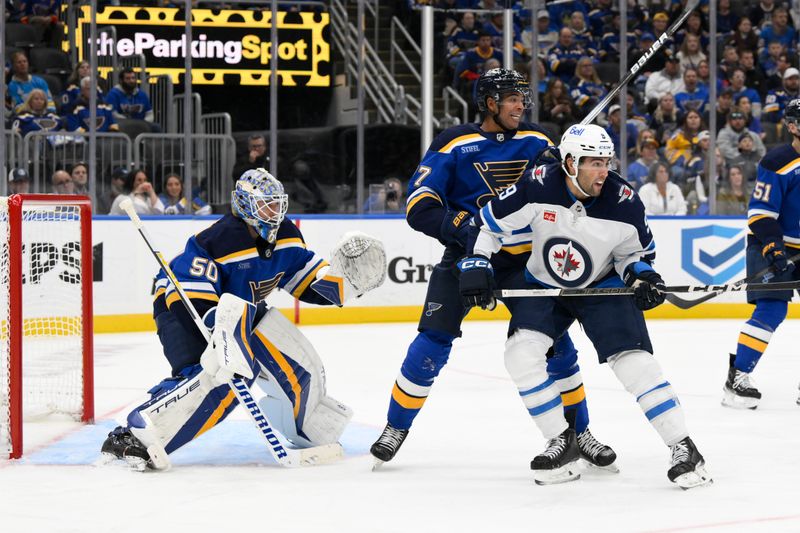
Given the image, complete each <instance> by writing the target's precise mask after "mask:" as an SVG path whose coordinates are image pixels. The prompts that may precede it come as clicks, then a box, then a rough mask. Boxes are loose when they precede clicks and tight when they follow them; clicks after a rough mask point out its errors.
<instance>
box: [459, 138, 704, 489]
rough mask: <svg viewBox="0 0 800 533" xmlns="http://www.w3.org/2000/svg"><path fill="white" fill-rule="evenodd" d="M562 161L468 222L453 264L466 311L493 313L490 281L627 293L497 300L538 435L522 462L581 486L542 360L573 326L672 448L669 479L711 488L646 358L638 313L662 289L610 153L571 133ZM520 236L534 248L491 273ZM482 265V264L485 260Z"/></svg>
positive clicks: (571, 437) (575, 453)
mask: <svg viewBox="0 0 800 533" xmlns="http://www.w3.org/2000/svg"><path fill="white" fill-rule="evenodd" d="M559 151H560V153H561V158H562V161H561V163H552V164H548V165H546V166H542V167H537V168H535V169H533V170H531V171H528V172H527V173H526V174H525V175H524V176H523V177H522V178H521V179H520V180H519V181H518V182H517V183H516V184H515V185H512V186H511V187H509V188H508V189H506V190H505V191H503V192H502V193H501V194H500V195H499V196H498V197H497V198H494V199H492V200H491V201H490V202H489V203H488V204H487V205H485V206H483V207H482V208H481V209H480V211H478V213H476V214H475V216H474V217H473V224H474V225H473V227H472V228H471V233H470V239H469V243H468V248H467V256H466V257H465V258H464V259H462V260H461V261H460V262H459V269H460V270H461V279H460V292H461V294H462V297H463V298H464V303H465V305H477V306H480V307H487V306H491V305H493V302H494V296H493V288H494V284H495V280H496V282H497V284H498V285H499V286H500V287H502V288H519V287H521V286H522V287H524V286H526V285H527V286H528V287H532V288H546V287H557V288H584V287H621V286H623V283H624V284H626V285H628V286H630V287H633V288H634V289H635V295H634V296H633V297H628V296H581V297H572V298H570V297H545V298H533V297H530V298H507V301H514V302H513V305H512V306H511V308H510V309H511V314H512V317H511V322H510V324H509V330H508V334H509V337H508V340H507V342H506V346H505V364H506V368H507V369H508V372H509V374H510V375H511V378H512V379H513V381H514V382H515V384H516V386H517V388H518V389H519V394H520V396H521V397H522V401H523V403H524V405H525V408H526V409H527V410H528V412H529V413H530V414H531V416H532V418H533V420H534V422H535V423H536V425H537V426H538V427H539V429H540V431H541V432H542V435H543V436H544V437H545V438H546V439H548V444H547V448H546V449H545V451H544V452H543V453H542V454H540V455H538V456H536V457H535V458H534V459H533V461H532V462H531V469H532V470H533V471H534V479H535V480H536V481H537V482H538V483H557V482H563V481H570V480H573V479H577V478H578V477H580V474H579V472H578V471H577V470H576V469H575V462H576V461H577V459H578V457H579V454H580V450H579V446H578V442H577V441H576V438H575V431H574V430H573V429H572V428H570V427H569V425H568V423H567V420H566V419H565V417H564V413H563V411H562V409H561V400H560V397H559V392H560V391H559V388H558V386H557V385H556V384H555V383H554V382H553V379H552V377H551V376H550V375H549V374H548V372H547V370H546V363H545V357H546V353H547V351H548V350H549V349H550V347H551V346H552V345H553V341H554V339H557V338H559V336H561V335H562V334H563V333H564V332H565V331H566V330H567V328H568V327H569V326H570V325H571V324H572V323H573V322H575V321H576V320H577V321H578V322H579V323H580V324H581V326H582V327H583V330H584V332H585V333H586V335H587V336H588V337H589V339H590V340H591V341H592V343H593V345H594V347H595V349H596V351H597V355H598V358H599V360H600V362H601V363H608V365H609V367H610V368H611V369H612V371H613V372H614V374H615V375H616V376H617V378H618V379H619V380H620V382H621V383H622V384H623V385H624V387H625V389H626V390H627V391H628V392H630V393H631V394H632V395H633V396H634V398H636V401H637V402H638V403H639V406H640V407H641V409H642V411H643V412H644V414H645V416H646V417H647V419H648V420H649V421H650V423H651V424H652V425H653V427H654V428H655V429H656V431H657V432H658V434H659V436H660V437H661V438H662V440H663V441H664V443H665V444H666V445H667V446H669V447H670V448H671V451H672V464H671V466H670V468H669V471H668V477H669V479H670V481H673V482H675V483H677V484H679V485H680V486H681V487H683V488H691V487H694V486H697V485H701V484H705V483H708V482H710V478H709V476H708V474H707V473H706V472H705V469H704V467H703V464H704V460H703V456H702V455H700V452H698V451H697V448H696V447H695V445H694V443H693V442H692V440H691V439H690V438H689V432H688V429H687V428H686V423H685V421H684V417H683V412H682V408H681V405H680V402H679V401H678V398H677V396H676V395H675V392H674V391H673V389H672V386H671V385H670V384H669V382H668V381H666V379H665V378H664V375H663V373H662V371H661V367H660V365H659V364H658V362H657V361H656V359H655V358H654V357H653V355H652V352H653V349H652V347H651V344H650V338H649V336H648V333H647V326H646V324H645V320H644V314H643V313H642V311H643V310H647V309H651V308H653V307H656V306H657V305H659V304H661V303H662V302H663V301H664V292H663V289H664V281H663V280H662V279H661V276H660V275H659V274H658V273H657V272H656V271H655V270H654V269H653V267H652V266H651V261H652V260H653V258H654V255H655V243H654V241H653V236H652V234H651V232H650V228H649V227H648V225H647V218H646V217H645V211H644V205H643V204H642V202H641V201H640V200H639V198H638V196H637V195H636V193H635V192H634V191H633V190H632V189H631V188H630V186H629V185H628V183H627V181H625V180H624V179H623V178H622V177H621V176H620V175H619V174H617V173H615V172H611V171H609V164H610V162H611V160H612V159H613V157H614V144H613V142H612V141H611V139H610V137H609V136H608V134H607V133H606V132H605V131H604V130H603V129H602V128H601V127H599V126H595V125H580V124H579V125H575V126H572V127H570V128H569V129H568V130H567V131H566V132H565V133H564V135H563V136H562V138H561V144H560V145H559ZM521 230H527V231H530V232H531V233H532V236H533V249H532V252H531V254H530V256H529V258H528V261H527V264H526V265H525V267H524V268H523V269H520V271H519V272H518V275H517V277H516V278H514V277H513V276H511V277H509V276H506V277H505V279H501V278H500V277H499V276H497V275H495V274H494V273H493V265H494V264H495V260H494V259H493V257H494V254H496V253H497V252H498V251H499V250H500V249H501V247H502V238H503V236H504V235H507V234H509V233H512V232H519V231H521ZM490 258H492V259H491V263H490V261H489V259H490Z"/></svg>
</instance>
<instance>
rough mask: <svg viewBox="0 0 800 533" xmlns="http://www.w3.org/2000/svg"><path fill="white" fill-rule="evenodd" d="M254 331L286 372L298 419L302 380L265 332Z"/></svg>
mask: <svg viewBox="0 0 800 533" xmlns="http://www.w3.org/2000/svg"><path fill="white" fill-rule="evenodd" d="M254 333H255V334H256V337H257V338H258V340H259V341H261V344H263V345H264V348H266V349H267V351H268V352H269V355H270V356H271V357H272V358H273V359H274V360H275V362H276V363H278V366H279V367H281V370H283V373H284V374H286V379H287V380H288V381H289V386H290V387H291V388H292V392H294V400H293V404H294V405H293V407H294V418H295V419H297V417H298V415H299V414H300V399H301V398H302V394H303V388H302V387H301V386H300V382H299V381H298V380H297V375H296V374H295V373H294V369H293V368H292V366H291V365H290V364H289V362H288V361H286V358H285V357H284V356H283V354H282V353H281V351H280V350H279V349H278V348H277V347H276V346H275V345H274V344H272V343H271V342H270V341H269V339H267V338H266V337H265V336H264V334H263V333H261V332H260V331H259V330H257V329H256V330H255V331H254Z"/></svg>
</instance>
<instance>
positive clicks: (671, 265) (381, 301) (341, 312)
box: [93, 215, 795, 331]
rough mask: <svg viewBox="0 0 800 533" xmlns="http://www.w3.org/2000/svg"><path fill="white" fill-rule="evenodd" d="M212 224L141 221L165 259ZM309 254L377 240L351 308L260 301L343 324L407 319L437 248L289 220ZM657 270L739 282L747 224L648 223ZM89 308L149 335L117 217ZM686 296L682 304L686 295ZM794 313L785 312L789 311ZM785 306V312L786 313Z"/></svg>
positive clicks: (669, 310)
mask: <svg viewBox="0 0 800 533" xmlns="http://www.w3.org/2000/svg"><path fill="white" fill-rule="evenodd" d="M214 220H215V219H214V218H191V217H152V218H145V219H144V223H145V225H146V226H147V228H148V231H149V232H150V234H151V236H152V239H153V242H154V245H155V246H156V247H157V248H158V249H159V250H161V251H162V252H163V254H164V256H165V257H167V258H168V259H169V258H172V257H174V256H175V255H176V254H178V253H180V252H181V251H182V249H183V247H184V245H185V243H186V240H187V239H188V238H189V236H191V235H193V234H195V233H197V232H199V231H201V230H202V229H204V228H205V227H207V226H209V225H210V224H212V223H213V222H214ZM293 220H294V221H295V223H296V224H297V225H298V226H299V227H300V230H301V231H302V232H303V236H304V237H305V240H306V243H307V245H308V247H309V248H310V249H312V250H314V251H315V252H317V253H319V254H320V255H322V256H323V257H328V256H329V253H330V250H331V249H332V248H333V247H334V246H335V245H336V243H337V242H338V240H339V239H340V237H341V235H342V234H344V233H346V232H347V231H352V230H359V231H364V232H367V233H370V234H372V235H374V236H376V237H378V238H380V239H381V240H382V241H383V242H384V244H385V247H386V255H387V264H388V272H387V277H386V282H385V283H384V284H383V285H382V286H381V287H380V288H379V289H377V290H375V291H373V292H370V293H368V294H365V295H364V296H362V297H361V298H358V299H356V300H354V301H350V302H348V303H347V305H345V307H343V308H336V307H333V306H327V307H323V306H314V305H308V304H304V303H300V302H296V301H295V300H294V299H293V298H291V297H290V296H288V295H287V294H286V293H284V292H283V291H277V292H274V293H272V294H270V296H269V299H268V301H269V303H270V304H271V305H273V306H275V307H278V308H279V309H281V310H282V311H283V312H284V314H286V315H287V316H288V317H290V318H291V319H293V320H295V321H296V322H298V323H301V324H324V323H344V322H386V321H416V320H417V319H418V317H419V314H420V311H421V306H422V302H423V301H424V299H425V292H426V289H427V282H428V280H429V278H430V274H431V271H432V269H433V265H435V264H436V263H437V262H438V260H439V258H440V257H441V254H442V250H443V248H442V246H441V245H440V244H439V243H437V242H436V241H434V240H433V239H431V238H429V237H426V236H424V235H422V234H420V233H418V232H415V231H413V230H412V229H411V228H409V227H408V225H407V224H406V222H405V220H404V219H403V218H402V216H386V217H380V218H374V217H369V218H367V217H365V218H359V217H343V216H339V217H325V216H320V215H316V216H310V217H299V218H295V219H293ZM650 227H651V229H652V231H653V235H654V237H655V240H656V243H657V248H656V253H657V257H656V269H657V270H658V271H659V272H660V273H661V274H662V276H663V277H664V279H665V280H666V282H667V284H669V285H704V284H721V283H731V282H733V281H736V280H739V279H741V278H742V277H744V275H745V271H744V246H745V245H744V243H745V235H746V231H747V230H746V221H745V220H744V219H743V218H742V219H739V218H729V217H716V218H715V217H707V218H706V217H701V218H688V217H687V218H668V217H662V218H654V219H652V220H651V221H650ZM93 230H94V237H93V238H94V248H95V283H94V302H95V304H94V305H95V313H96V315H97V316H96V318H95V321H96V324H97V330H98V331H123V330H129V331H130V330H138V329H152V328H153V324H152V319H151V318H150V313H151V312H152V292H153V277H154V276H155V274H156V272H157V270H158V269H157V265H156V264H155V262H154V260H153V257H152V255H151V254H150V252H149V251H148V249H147V247H146V245H145V244H144V242H143V241H142V239H141V238H140V237H139V235H138V234H137V233H136V230H135V229H134V227H133V225H132V224H131V223H130V221H128V220H127V219H126V218H123V217H98V218H97V219H95V221H94V225H93ZM687 298H690V297H689V296H688V295H687ZM792 307H794V306H792ZM750 311H751V308H750V306H748V305H747V304H745V295H744V294H743V293H734V294H723V295H720V296H718V297H716V298H714V299H713V300H712V301H711V302H709V303H705V304H702V305H700V306H697V307H696V308H693V309H690V310H680V309H678V308H676V307H674V306H671V305H668V304H665V305H662V306H660V307H658V308H656V309H655V310H653V311H651V312H649V313H648V316H649V317H652V318H659V317H665V318H666V317H668V318H701V317H704V318H714V317H718V318H725V317H744V316H749V313H750ZM794 312H795V311H794V310H793V309H792V310H791V311H790V313H794ZM471 316H473V317H475V318H480V319H501V320H502V319H507V318H508V313H507V311H506V310H505V309H504V308H502V306H501V308H499V309H498V310H497V311H495V312H492V313H489V312H486V311H479V310H478V311H473V312H472V313H471Z"/></svg>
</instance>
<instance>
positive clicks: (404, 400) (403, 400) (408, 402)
mask: <svg viewBox="0 0 800 533" xmlns="http://www.w3.org/2000/svg"><path fill="white" fill-rule="evenodd" d="M392 399H393V400H394V401H396V402H397V403H399V404H400V405H401V406H402V407H404V408H406V409H422V405H423V404H424V403H425V400H426V399H427V396H426V397H424V398H416V397H414V396H411V395H410V394H406V393H405V392H403V391H402V389H400V387H398V386H397V382H395V384H394V388H392Z"/></svg>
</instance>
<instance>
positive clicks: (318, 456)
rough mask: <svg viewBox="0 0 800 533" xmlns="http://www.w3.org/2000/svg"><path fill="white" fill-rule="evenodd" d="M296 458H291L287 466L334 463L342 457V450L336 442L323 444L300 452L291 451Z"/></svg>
mask: <svg viewBox="0 0 800 533" xmlns="http://www.w3.org/2000/svg"><path fill="white" fill-rule="evenodd" d="M292 451H293V452H295V454H291V455H296V457H293V458H292V461H290V463H289V466H316V465H324V464H328V463H334V462H336V461H339V460H341V459H342V458H343V457H344V448H342V445H341V444H339V443H338V442H334V443H333V444H323V445H322V446H314V447H312V448H305V449H302V450H292Z"/></svg>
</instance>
